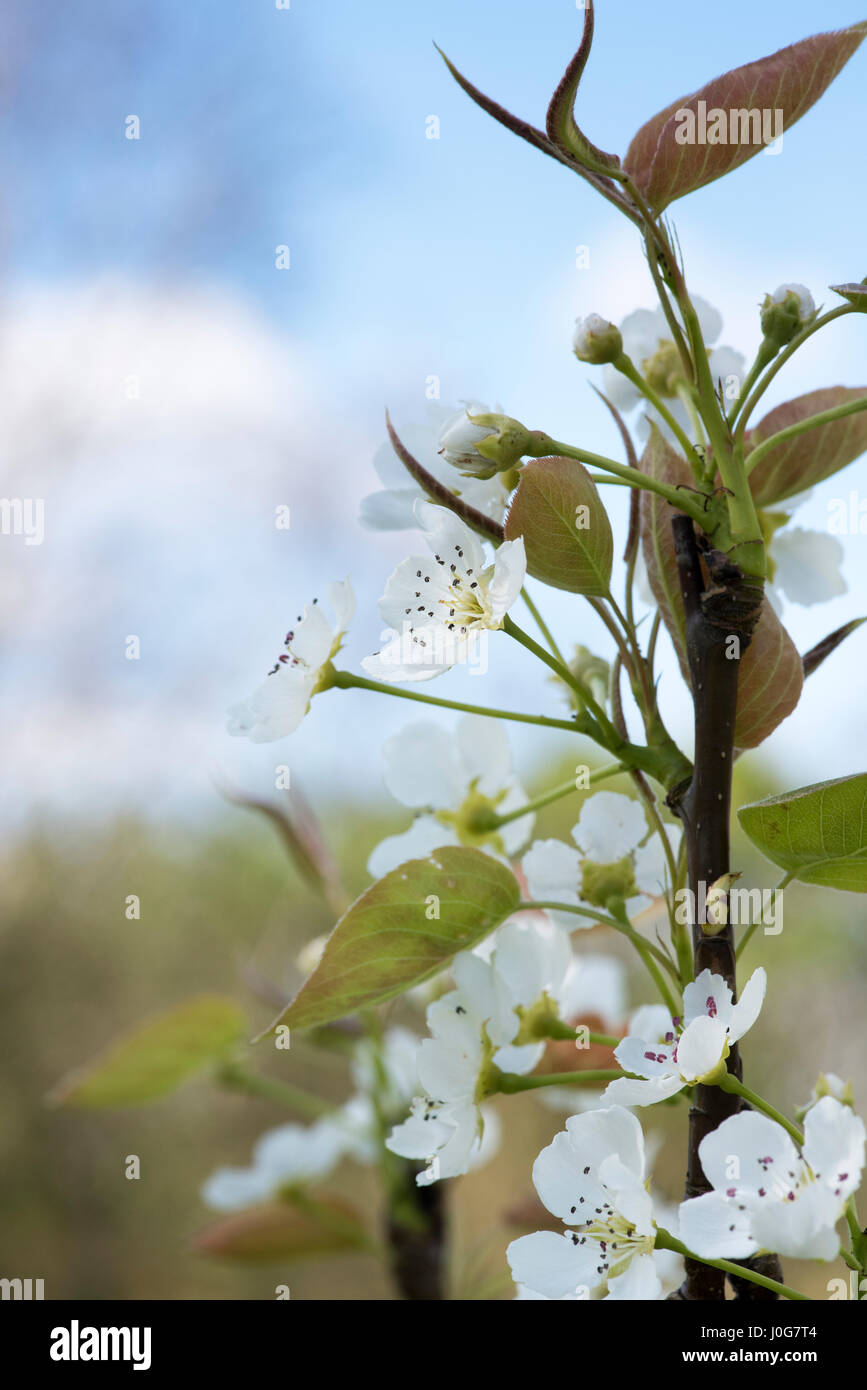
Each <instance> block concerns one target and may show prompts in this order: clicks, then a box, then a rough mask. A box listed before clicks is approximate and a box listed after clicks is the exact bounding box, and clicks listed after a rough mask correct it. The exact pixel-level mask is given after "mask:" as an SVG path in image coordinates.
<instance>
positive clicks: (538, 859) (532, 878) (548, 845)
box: [522, 840, 592, 931]
mask: <svg viewBox="0 0 867 1390" xmlns="http://www.w3.org/2000/svg"><path fill="white" fill-rule="evenodd" d="M522 868H523V870H524V876H525V877H526V880H527V886H528V888H529V890H530V896H531V898H533V899H535V900H536V901H538V902H558V903H569V904H571V905H573V906H574V907H577V906H578V904H579V901H580V899H579V897H578V881H579V875H580V872H581V859H580V856H579V854H578V851H577V850H574V849H572V847H571V845H565V844H564V843H563V841H562V840H536V841H535V843H534V844H533V845H531V847H530V849H529V850H528V851H527V853H526V854H525V855H524V859H523V864H522ZM551 917H552V919H553V920H554V921H555V922H558V923H559V924H560V926H563V927H566V928H567V930H570V931H571V930H573V929H574V928H576V927H579V926H580V925H581V921H582V919H581V918H580V917H577V916H574V915H573V914H572V913H570V912H552V913H551ZM585 921H586V923H587V925H592V922H591V919H590V918H587V919H585Z"/></svg>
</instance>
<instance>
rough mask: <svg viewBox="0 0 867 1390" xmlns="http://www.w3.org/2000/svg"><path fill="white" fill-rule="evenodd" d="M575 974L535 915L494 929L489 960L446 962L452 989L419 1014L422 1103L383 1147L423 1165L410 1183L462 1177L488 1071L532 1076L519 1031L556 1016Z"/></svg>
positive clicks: (534, 1046)
mask: <svg viewBox="0 0 867 1390" xmlns="http://www.w3.org/2000/svg"><path fill="white" fill-rule="evenodd" d="M488 954H489V956H490V958H489V959H488V958H487V955H488ZM576 970H580V962H579V961H577V960H576V959H575V958H574V957H573V955H572V951H571V948H570V945H569V939H568V936H567V935H566V934H565V933H564V932H562V931H561V930H560V929H559V928H558V927H556V926H554V925H553V923H551V922H550V921H548V920H547V918H545V917H543V916H542V915H541V914H537V915H535V916H534V917H533V918H524V919H514V920H512V921H509V922H506V923H504V925H503V926H502V927H500V928H499V929H498V931H497V932H496V933H495V936H494V947H493V950H491V951H490V952H489V953H488V952H479V951H478V950H476V951H462V952H461V953H460V954H459V955H457V956H456V957H455V959H454V962H453V964H452V974H453V975H454V978H455V982H456V984H457V986H458V987H457V989H454V990H451V991H450V992H449V993H448V994H444V995H442V996H441V997H440V998H439V999H437V1000H435V1002H434V1003H433V1004H431V1005H430V1006H429V1008H428V1010H427V1022H428V1028H429V1029H430V1032H431V1037H430V1038H425V1039H424V1041H423V1042H422V1044H421V1048H420V1050H419V1063H418V1071H419V1078H420V1080H421V1083H422V1086H423V1087H424V1090H425V1091H426V1092H427V1096H426V1097H422V1098H417V1099H416V1100H414V1101H413V1104H412V1112H411V1115H410V1118H409V1119H408V1120H406V1121H405V1122H404V1123H403V1124H401V1125H398V1126H396V1128H395V1129H394V1130H393V1131H392V1133H391V1135H390V1137H389V1139H388V1140H387V1141H386V1147H387V1148H389V1149H391V1151H392V1152H393V1153H397V1154H401V1155H402V1156H403V1157H405V1158H417V1159H424V1160H426V1161H427V1162H428V1164H429V1165H430V1166H429V1167H428V1169H427V1170H426V1172H424V1173H422V1174H420V1175H419V1177H418V1182H419V1183H420V1184H422V1185H426V1184H428V1183H431V1182H435V1181H436V1180H437V1179H438V1178H448V1177H456V1176H457V1175H458V1174H460V1173H465V1172H466V1171H467V1164H468V1163H469V1161H470V1158H471V1157H472V1155H473V1153H474V1152H475V1151H477V1149H478V1146H479V1144H480V1142H481V1139H482V1135H483V1132H484V1121H483V1116H482V1113H481V1109H480V1105H481V1101H482V1100H483V1099H484V1098H485V1096H486V1094H489V1093H490V1091H489V1089H488V1086H489V1081H490V1075H491V1068H492V1067H497V1068H499V1069H500V1071H505V1072H510V1073H513V1074H517V1075H525V1074H526V1073H527V1072H529V1071H532V1070H533V1068H534V1067H535V1066H536V1065H537V1064H538V1062H539V1061H540V1060H541V1057H542V1054H543V1052H544V1050H545V1042H544V1040H534V1039H532V1038H531V1040H529V1041H527V1040H526V1038H522V1037H520V1035H521V1033H522V1029H524V1030H525V1032H526V1023H527V1021H528V1016H529V1019H530V1021H532V1018H533V1017H534V1016H535V1015H538V1014H539V1013H540V1012H541V1014H542V1015H543V1016H544V1018H553V1017H560V1018H562V1016H563V1015H562V1002H561V1001H562V1000H564V999H568V998H569V992H570V990H571V988H572V975H573V973H574V971H576ZM529 1031H530V1032H531V1033H532V1028H530V1030H529ZM536 1036H537V1037H538V1035H536Z"/></svg>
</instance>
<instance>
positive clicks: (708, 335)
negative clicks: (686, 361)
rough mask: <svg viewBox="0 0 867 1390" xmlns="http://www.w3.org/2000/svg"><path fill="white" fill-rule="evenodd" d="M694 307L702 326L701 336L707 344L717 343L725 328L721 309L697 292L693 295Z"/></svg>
mask: <svg viewBox="0 0 867 1390" xmlns="http://www.w3.org/2000/svg"><path fill="white" fill-rule="evenodd" d="M692 303H693V307H694V309H695V312H696V314H697V315H698V322H699V326H700V328H701V336H702V337H703V338H704V341H705V346H706V347H708V346H710V344H711V343H715V342H716V340H717V338H718V337H719V335H720V333H722V330H723V321H722V314H721V313H720V311H719V309H715V308H714V307H713V305H712V304H708V302H707V300H706V299H702V297H701V295H698V294H695V295H693V297H692Z"/></svg>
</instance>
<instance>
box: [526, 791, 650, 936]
mask: <svg viewBox="0 0 867 1390" xmlns="http://www.w3.org/2000/svg"><path fill="white" fill-rule="evenodd" d="M666 833H668V832H666ZM647 834H648V825H647V821H646V819H645V815H644V811H643V810H642V808H641V806H640V805H639V803H638V802H637V801H633V800H632V798H631V797H628V796H622V795H621V794H620V793H619V792H605V791H603V792H596V793H595V794H594V795H593V796H591V797H588V798H587V800H586V801H585V803H584V805H583V807H582V808H581V814H580V816H579V818H578V823H577V825H575V826H573V828H572V839H573V840H574V841H575V844H576V845H577V846H578V848H577V849H573V847H572V846H571V845H567V844H565V843H564V842H563V841H562V840H537V841H536V842H535V843H534V844H533V845H532V846H531V848H530V850H529V851H528V853H527V854H525V855H524V860H523V870H524V874H525V876H526V879H527V883H528V885H529V889H530V893H531V896H532V897H533V898H535V899H537V900H538V901H540V902H552V901H554V902H561V903H569V904H571V905H572V906H574V907H578V906H580V905H581V904H582V903H584V904H588V903H589V904H592V905H594V906H596V907H604V906H605V903H606V901H607V899H608V898H610V897H620V898H623V899H624V900H625V901H626V904H627V909H628V910H633V911H637V910H638V909H639V908H640V906H641V897H640V896H639V895H640V894H644V895H646V896H647V897H649V898H655V897H658V895H659V894H660V893H661V892H663V891H664V889H665V884H666V861H665V854H664V851H663V847H662V845H661V843H660V840H659V837H658V836H656V835H654V836H653V837H652V838H651V839H650V840H648V842H647V843H646V844H642V841H643V840H645V838H646V837H647ZM552 915H553V917H554V919H555V920H556V921H558V922H559V923H560V924H561V926H565V927H568V928H569V930H570V931H571V930H574V929H575V928H577V927H580V926H582V925H586V926H592V925H593V922H592V919H589V918H588V919H585V920H584V921H582V919H581V918H580V917H576V916H575V915H573V914H571V913H567V912H560V913H558V912H557V911H556V910H554V911H553V912H552Z"/></svg>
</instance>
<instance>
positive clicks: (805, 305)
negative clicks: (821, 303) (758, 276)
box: [761, 284, 816, 351]
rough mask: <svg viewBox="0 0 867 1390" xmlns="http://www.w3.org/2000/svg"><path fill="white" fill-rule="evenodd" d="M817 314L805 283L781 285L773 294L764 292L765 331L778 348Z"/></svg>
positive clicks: (763, 314) (763, 325) (762, 317)
mask: <svg viewBox="0 0 867 1390" xmlns="http://www.w3.org/2000/svg"><path fill="white" fill-rule="evenodd" d="M815 317H816V305H815V303H814V301H813V296H812V295H811V294H810V291H809V290H808V289H807V287H806V286H805V285H797V284H792V285H780V286H779V287H778V288H777V289H775V290H774V292H773V294H767V295H765V298H764V302H763V304H762V314H761V320H762V332H763V333H764V335H765V338H766V339H768V341H769V342H770V343H772V344H773V346H774V347H775V348H776V349H777V350H778V351H779V349H780V348H781V347H785V345H786V343H790V342H791V341H792V339H793V338H794V336H795V334H796V333H799V332H800V331H801V329H802V328H804V327H806V325H807V324H808V323H810V322H811V320H812V319H814V318H815Z"/></svg>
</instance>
